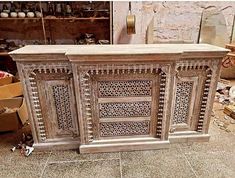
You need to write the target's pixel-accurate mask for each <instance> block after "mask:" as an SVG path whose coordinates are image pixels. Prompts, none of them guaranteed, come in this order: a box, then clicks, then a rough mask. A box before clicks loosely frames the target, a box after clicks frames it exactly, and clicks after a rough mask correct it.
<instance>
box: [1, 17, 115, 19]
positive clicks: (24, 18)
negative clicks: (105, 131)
mask: <svg viewBox="0 0 235 178" xmlns="http://www.w3.org/2000/svg"><path fill="white" fill-rule="evenodd" d="M41 19H42V18H39V17H33V18H29V17H25V18H19V17H17V18H13V17H7V18H0V20H41ZM109 19H110V18H109V17H44V20H109Z"/></svg>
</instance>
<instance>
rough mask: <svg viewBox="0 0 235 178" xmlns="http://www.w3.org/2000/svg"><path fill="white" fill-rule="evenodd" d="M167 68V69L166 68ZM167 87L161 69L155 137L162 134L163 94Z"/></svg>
mask: <svg viewBox="0 0 235 178" xmlns="http://www.w3.org/2000/svg"><path fill="white" fill-rule="evenodd" d="M166 70H167V69H166ZM166 87H167V74H166V73H165V72H163V71H161V72H160V88H159V91H160V92H159V101H158V113H157V130H156V137H157V138H161V136H162V122H163V117H164V116H163V114H164V110H165V109H164V106H165V104H164V103H165V97H166V96H165V95H166V94H167V93H166Z"/></svg>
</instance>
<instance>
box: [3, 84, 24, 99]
mask: <svg viewBox="0 0 235 178" xmlns="http://www.w3.org/2000/svg"><path fill="white" fill-rule="evenodd" d="M22 95H23V88H22V84H21V82H16V83H11V84H8V85H3V86H0V99H7V98H13V97H17V96H22Z"/></svg>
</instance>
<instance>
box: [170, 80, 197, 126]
mask: <svg viewBox="0 0 235 178" xmlns="http://www.w3.org/2000/svg"><path fill="white" fill-rule="evenodd" d="M192 90H193V82H190V81H187V82H178V83H177V85H176V96H175V108H174V117H173V124H182V123H185V124H186V123H187V120H188V113H189V107H190V101H191V95H192Z"/></svg>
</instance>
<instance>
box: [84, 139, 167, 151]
mask: <svg viewBox="0 0 235 178" xmlns="http://www.w3.org/2000/svg"><path fill="white" fill-rule="evenodd" d="M169 146H170V145H169V141H158V142H138V143H115V144H113V143H112V144H92V145H81V146H80V153H102V152H117V151H135V150H152V149H162V148H169Z"/></svg>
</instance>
